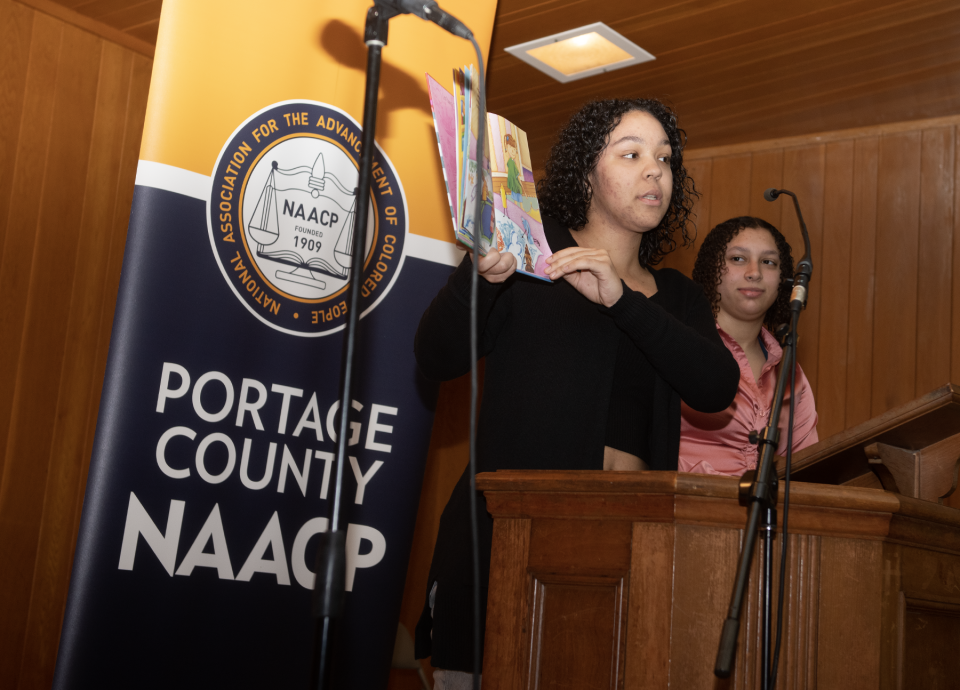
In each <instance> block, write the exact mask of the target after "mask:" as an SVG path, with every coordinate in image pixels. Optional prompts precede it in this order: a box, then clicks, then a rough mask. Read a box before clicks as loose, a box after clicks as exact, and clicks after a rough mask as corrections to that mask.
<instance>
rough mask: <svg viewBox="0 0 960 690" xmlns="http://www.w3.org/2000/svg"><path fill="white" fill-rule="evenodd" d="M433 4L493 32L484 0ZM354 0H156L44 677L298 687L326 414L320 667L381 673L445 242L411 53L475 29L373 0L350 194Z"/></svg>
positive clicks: (358, 81)
mask: <svg viewBox="0 0 960 690" xmlns="http://www.w3.org/2000/svg"><path fill="white" fill-rule="evenodd" d="M452 5H453V6H451V7H450V10H451V11H453V12H454V13H456V14H458V15H462V18H463V19H464V20H465V21H466V22H467V23H468V24H470V25H471V28H472V29H473V30H474V32H475V34H476V35H477V36H478V37H480V38H481V44H482V45H483V44H488V43H489V36H490V31H491V29H492V22H493V12H494V9H495V6H494V5H492V4H491V5H489V6H482V7H481V6H474V5H470V6H468V5H467V3H461V6H460V7H457V6H456V5H457V3H455V2H454V3H452ZM366 9H367V4H366V3H362V2H355V1H353V0H348V1H345V2H340V3H336V6H331V4H330V3H315V2H301V1H300V0H290V1H289V2H286V3H283V11H282V12H280V11H279V9H278V5H277V3H271V2H267V0H230V1H229V2H228V1H227V0H205V1H204V2H202V3H197V2H191V1H190V0H166V1H165V2H164V6H163V13H162V16H161V24H160V32H159V36H158V43H157V52H156V58H155V62H154V72H153V80H152V83H151V92H150V99H149V103H148V111H147V118H146V123H145V127H144V135H143V143H142V148H141V154H140V158H141V160H140V163H139V167H138V171H137V186H136V189H135V192H134V198H133V207H132V209H131V214H130V225H129V230H128V235H127V244H126V249H125V255H124V263H123V274H122V278H121V285H120V292H119V297H118V302H117V308H116V316H115V321H114V326H113V334H112V340H111V345H110V355H109V360H108V366H107V373H106V378H105V381H104V387H103V395H102V403H101V409H100V414H99V418H98V425H97V435H96V440H95V444H94V452H93V457H92V460H91V466H90V474H89V478H88V483H87V493H86V496H85V500H84V507H83V517H82V521H81V527H80V534H79V539H78V543H77V550H76V558H75V564H74V570H73V574H72V579H71V584H70V595H69V600H68V603H67V611H66V616H65V619H64V626H63V632H62V636H61V642H60V651H59V656H58V660H57V670H56V677H55V681H54V687H55V688H58V689H59V690H66V689H68V688H90V687H105V688H110V687H124V688H127V687H137V688H154V687H155V688H171V687H176V688H200V687H204V688H208V687H264V688H267V687H269V688H287V687H290V688H293V687H306V685H307V683H308V679H309V675H310V661H311V656H312V653H313V645H314V619H313V618H312V616H311V608H310V603H311V590H312V588H313V584H314V579H315V578H314V573H313V568H314V557H315V552H316V543H317V540H316V539H315V537H316V535H317V534H319V533H320V532H322V531H324V530H326V529H327V526H328V517H329V514H330V504H331V499H332V496H333V491H334V487H333V482H334V477H335V475H336V469H337V468H336V462H337V460H336V448H337V430H338V429H339V420H340V418H341V415H343V414H347V415H348V423H349V424H348V428H349V434H350V436H349V438H348V439H347V456H348V457H347V462H348V463H349V467H344V468H343V473H344V477H345V483H344V495H343V502H344V504H345V506H346V520H345V522H346V525H347V527H346V544H347V573H346V575H347V577H346V588H347V603H346V611H345V613H344V617H343V619H342V624H341V626H340V636H339V641H338V646H337V649H336V655H337V656H336V673H337V677H336V681H335V683H336V684H335V687H344V688H346V687H350V688H378V687H385V685H386V681H387V676H388V672H389V666H390V660H391V654H392V651H393V644H394V639H395V635H396V632H397V619H398V616H399V610H400V602H401V596H402V592H403V588H404V578H405V575H406V571H407V561H408V558H409V550H410V542H411V539H412V534H413V527H414V521H415V518H416V510H417V505H418V501H419V491H420V483H421V481H422V474H423V465H424V459H425V456H426V452H427V448H428V445H429V439H430V430H431V425H432V420H433V407H434V405H435V402H436V388H435V386H434V385H432V384H430V383H428V382H426V381H425V380H423V379H422V378H421V377H420V375H419V374H418V371H417V368H416V364H415V362H414V358H413V337H414V332H415V330H416V326H417V322H418V320H419V317H420V315H421V314H422V313H423V311H424V309H425V308H426V306H427V305H428V304H429V302H430V300H431V299H432V298H433V296H434V295H435V294H436V292H437V290H438V289H439V288H440V286H441V285H442V284H443V283H444V281H445V280H446V277H447V276H448V275H449V273H450V271H451V270H452V266H453V265H455V264H456V262H457V261H458V259H459V256H460V255H459V253H458V252H457V251H456V250H455V249H454V248H453V246H452V245H451V244H450V240H451V239H452V237H451V236H450V235H449V233H450V230H449V228H450V223H449V215H448V213H449V211H448V205H447V202H446V198H445V190H444V186H443V180H442V176H441V175H442V173H441V171H440V169H439V164H438V163H437V156H436V140H435V138H434V135H433V130H432V122H431V117H430V111H429V101H428V98H427V95H426V88H425V85H424V84H423V78H422V75H423V72H425V71H431V72H433V73H437V74H442V73H449V71H450V70H451V68H452V67H453V66H455V65H457V64H463V63H467V62H470V61H471V58H470V53H471V52H472V51H471V50H470V46H469V44H468V43H465V42H463V41H460V40H459V39H456V38H454V37H449V36H446V35H438V34H439V33H440V30H439V29H437V28H436V27H435V26H431V25H429V24H426V23H424V22H421V21H420V20H418V19H416V18H414V17H399V18H396V19H394V20H393V21H392V26H391V37H390V38H391V43H390V44H389V45H388V46H387V47H386V48H385V49H384V69H383V89H382V92H381V104H380V109H381V112H380V118H379V120H378V130H377V144H376V151H375V152H374V155H373V180H372V184H371V189H370V194H369V196H368V197H367V198H359V196H358V187H359V183H358V168H359V160H360V140H361V133H362V132H361V128H360V125H359V120H360V118H361V116H362V110H363V103H362V101H363V91H364V74H363V69H362V62H360V61H361V58H363V56H364V51H365V49H364V47H363V43H362V33H363V20H364V17H365V14H366ZM427 47H429V50H427ZM358 63H360V64H359V65H358ZM421 101H422V102H421ZM360 204H366V206H367V209H368V226H367V229H366V244H365V245H364V246H362V247H358V248H357V251H360V252H362V254H363V262H362V270H361V271H360V273H359V274H357V275H353V274H352V266H353V254H352V252H353V251H354V242H353V233H354V230H355V228H354V224H355V218H356V215H357V209H358V207H359V205H360ZM354 281H357V282H359V284H360V292H361V298H360V304H359V316H360V322H359V331H358V339H359V340H358V350H357V374H356V382H355V386H354V392H353V396H352V398H353V399H352V400H351V402H350V405H349V409H348V410H342V409H340V402H339V380H340V362H341V352H342V345H343V337H344V333H345V324H346V320H347V318H348V316H349V311H348V302H349V300H348V299H347V290H348V289H349V287H350V286H351V285H352V284H354ZM345 464H346V463H345Z"/></svg>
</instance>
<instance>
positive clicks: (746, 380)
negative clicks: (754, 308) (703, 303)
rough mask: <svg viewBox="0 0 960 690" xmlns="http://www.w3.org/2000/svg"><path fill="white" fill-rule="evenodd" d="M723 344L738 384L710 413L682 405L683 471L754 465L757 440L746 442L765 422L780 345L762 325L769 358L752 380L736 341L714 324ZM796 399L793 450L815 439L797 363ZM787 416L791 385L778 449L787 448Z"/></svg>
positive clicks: (813, 414)
mask: <svg viewBox="0 0 960 690" xmlns="http://www.w3.org/2000/svg"><path fill="white" fill-rule="evenodd" d="M717 330H718V331H719V332H720V337H721V338H722V339H723V343H724V345H726V346H727V349H728V350H730V352H731V353H732V354H733V356H734V358H735V359H736V360H737V364H739V365H740V387H739V388H738V389H737V397H736V398H734V400H733V403H732V404H731V405H730V407H728V408H727V409H726V410H724V411H723V412H717V413H714V414H710V413H704V412H697V411H696V410H692V409H690V408H689V407H687V406H686V405H685V404H683V403H681V405H680V465H679V469H680V471H681V472H700V473H702V474H725V475H735V476H739V475H741V474H743V473H744V472H746V471H747V470H749V469H753V468H754V467H756V466H757V446H755V445H753V444H751V443H750V440H749V438H748V437H749V435H750V432H751V431H753V430H757V431H760V430H762V429H763V428H764V427H765V426H766V425H767V420H768V419H769V417H770V407H771V406H772V405H773V395H774V393H775V391H776V388H777V375H778V370H777V365H778V364H779V363H780V359H781V358H782V357H783V350H782V349H781V347H780V344H779V343H778V342H777V340H776V338H774V337H773V335H771V334H770V332H769V331H768V330H767V329H765V328H764V329H761V331H760V335H761V337H762V338H763V345H764V347H765V348H766V349H767V361H766V362H765V363H764V365H763V369H762V370H761V372H760V380H759V381H755V380H754V378H753V371H752V370H751V369H750V363H749V362H748V361H747V355H746V353H745V352H744V351H743V348H741V347H740V345H738V344H737V341H736V340H734V339H733V338H731V337H730V336H729V335H727V334H726V333H725V332H724V331H723V329H722V328H720V326H719V325H718V326H717ZM796 386H797V390H796V394H797V404H796V410H795V412H794V420H793V423H794V424H793V450H794V451H798V450H800V449H801V448H806V447H807V446H810V445H813V444H814V443H816V442H817V441H818V440H819V438H818V436H817V410H816V406H815V405H814V402H813V391H811V390H810V382H809V381H807V377H806V376H804V374H803V370H802V369H801V368H800V367H799V366H797V380H796ZM789 419H790V386H789V383H788V385H787V392H786V395H785V396H784V400H783V407H782V408H781V409H780V424H779V426H780V444H779V446H778V447H777V455H784V454H786V452H787V425H788V421H789Z"/></svg>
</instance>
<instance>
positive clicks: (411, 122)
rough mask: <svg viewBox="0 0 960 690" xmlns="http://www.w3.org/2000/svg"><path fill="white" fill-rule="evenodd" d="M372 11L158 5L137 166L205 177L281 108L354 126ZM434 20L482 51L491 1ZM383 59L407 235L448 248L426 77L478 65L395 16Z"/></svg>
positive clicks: (233, 0)
mask: <svg viewBox="0 0 960 690" xmlns="http://www.w3.org/2000/svg"><path fill="white" fill-rule="evenodd" d="M371 5H372V2H371V1H370V0H363V1H361V0H338V1H337V2H330V1H327V2H319V3H318V2H317V1H316V0H284V2H283V3H264V2H263V1H262V0H204V1H203V2H197V1H196V0H165V2H164V4H163V11H162V15H161V20H160V31H159V35H158V37H157V52H156V58H155V61H154V66H153V77H152V81H151V85H150V97H149V101H148V104H147V114H146V121H145V124H144V132H143V140H142V144H141V148H140V158H141V159H142V160H147V161H153V162H156V163H163V164H166V165H171V166H174V167H177V168H182V169H185V170H189V171H192V172H196V173H200V174H203V175H211V174H212V172H213V167H214V164H215V162H216V160H217V156H218V155H219V153H220V150H221V148H222V147H223V145H224V143H225V142H226V141H227V140H228V139H229V138H230V136H231V134H232V133H233V132H234V130H235V129H236V128H237V127H238V126H239V125H240V124H241V123H242V122H244V120H246V119H247V118H248V117H249V116H250V115H252V114H253V113H255V112H257V111H259V110H260V109H262V108H264V107H266V106H268V105H270V104H272V103H277V102H280V101H287V100H296V99H305V100H313V101H321V102H323V103H328V104H330V105H333V106H336V107H337V108H340V109H342V110H344V111H346V112H347V113H349V114H350V115H351V116H352V117H353V118H354V119H355V120H357V122H362V120H363V105H364V104H363V100H364V85H365V75H366V63H367V48H366V46H365V45H364V43H363V28H364V23H365V20H366V13H367V9H368V8H369V7H370V6H371ZM443 8H444V9H445V10H447V11H448V12H450V13H451V14H453V15H455V16H456V17H457V18H458V19H460V20H461V21H462V22H463V23H464V24H466V25H467V26H468V27H469V28H470V29H471V31H473V34H474V36H475V37H476V39H477V42H478V43H479V44H480V47H481V49H483V50H484V51H486V52H488V51H489V46H490V38H491V34H492V32H493V21H494V14H495V11H496V2H495V0H481V1H480V2H471V1H470V0H446V1H445V2H444V3H443ZM173 27H175V30H174V28H173ZM382 59H383V62H382V67H381V81H380V100H379V103H378V115H377V131H376V139H377V143H378V144H380V146H381V147H382V148H383V149H384V151H385V152H386V153H387V155H388V156H389V157H390V159H391V161H392V162H393V164H394V166H395V167H396V169H397V171H398V172H399V174H400V177H401V180H402V183H403V185H404V189H405V191H406V195H407V202H408V204H409V210H410V216H409V218H410V231H411V232H413V233H415V234H418V235H424V236H427V237H432V238H435V239H439V240H444V241H448V242H452V241H453V232H452V225H451V220H450V210H449V206H448V203H447V198H446V191H445V188H444V183H443V173H442V170H441V167H440V158H439V154H438V151H437V140H436V135H435V133H434V129H433V119H432V116H431V113H430V100H429V96H428V94H427V87H426V80H425V78H424V73H426V72H428V73H430V74H432V75H433V76H434V77H435V78H436V79H437V80H439V81H440V82H441V83H444V84H445V83H447V82H451V83H452V76H451V74H452V70H453V69H454V68H455V67H461V66H463V65H467V64H471V63H475V62H476V57H475V53H474V51H473V47H472V46H471V44H470V43H469V42H468V41H465V40H463V39H461V38H457V37H455V36H453V35H451V34H448V33H447V32H445V31H444V30H442V29H440V28H439V27H438V26H436V25H435V24H432V23H430V22H426V21H423V20H422V19H419V18H418V17H415V16H412V15H403V16H399V17H395V18H393V19H391V20H390V30H389V40H388V42H387V45H386V47H384V49H383V52H382ZM485 59H486V56H485Z"/></svg>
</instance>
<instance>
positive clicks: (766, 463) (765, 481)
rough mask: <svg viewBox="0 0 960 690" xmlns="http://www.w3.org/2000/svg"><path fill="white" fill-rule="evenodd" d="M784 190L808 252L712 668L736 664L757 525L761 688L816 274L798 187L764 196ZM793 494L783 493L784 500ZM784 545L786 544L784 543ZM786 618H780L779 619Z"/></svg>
mask: <svg viewBox="0 0 960 690" xmlns="http://www.w3.org/2000/svg"><path fill="white" fill-rule="evenodd" d="M780 194H788V195H789V196H791V197H793V204H794V207H795V209H796V211H797V218H798V219H799V220H800V229H801V231H802V233H803V243H804V255H803V258H802V259H800V261H799V262H798V263H797V268H796V271H795V272H794V277H793V291H792V292H791V294H790V330H789V331H788V333H787V336H786V339H785V341H784V347H783V360H782V362H783V366H781V367H780V375H779V377H778V378H777V388H776V392H775V394H774V398H773V406H772V407H771V409H770V418H769V419H768V420H767V426H766V427H765V428H764V430H763V431H761V432H759V433H758V432H751V434H750V440H751V442H753V443H757V444H758V445H759V448H758V454H759V457H760V460H759V464H758V466H757V469H756V470H755V471H754V470H749V471H747V472H745V473H744V474H743V476H742V477H741V478H740V504H741V505H744V506H749V511H748V514H747V524H746V527H745V528H744V534H743V547H742V548H741V550H740V559H739V562H738V564H737V577H736V580H735V581H734V586H733V593H732V595H731V597H730V608H729V609H728V612H727V618H726V620H725V621H724V622H723V628H722V630H721V633H720V644H719V646H718V649H717V660H716V665H715V666H714V669H713V672H714V675H716V676H717V677H718V678H728V677H729V676H730V672H731V671H732V669H733V658H734V653H735V652H736V647H737V636H738V634H739V631H740V609H741V607H742V605H743V597H744V593H745V592H746V589H747V583H748V581H749V578H750V567H751V564H752V562H753V550H754V547H755V545H756V541H757V532H758V530H761V529H762V530H763V532H764V558H763V576H762V577H763V594H764V595H763V602H762V603H763V627H762V636H761V658H762V664H761V677H762V685H761V687H762V689H763V690H771V688H772V685H771V679H772V678H774V677H775V673H776V669H774V668H773V667H772V664H771V659H770V630H771V621H770V617H771V609H772V606H771V604H772V602H771V590H772V582H773V538H774V531H775V529H776V522H777V510H776V506H777V490H778V485H779V480H778V479H777V476H776V473H775V468H776V461H775V460H774V455H775V453H776V450H777V445H778V443H779V440H780V430H779V428H778V425H779V421H780V408H781V407H782V406H783V396H784V393H785V392H786V386H787V380H788V376H789V375H790V374H791V372H792V371H793V369H794V367H795V366H796V361H797V351H796V345H797V337H796V336H797V324H798V322H799V320H800V312H801V311H802V310H803V309H804V308H805V307H806V304H807V288H808V286H809V284H810V277H811V275H812V274H813V262H812V261H811V259H810V236H809V235H808V234H807V226H806V223H804V222H803V215H802V214H801V213H800V204H799V202H798V201H797V197H796V195H795V194H794V193H793V192H790V191H787V190H785V189H781V190H777V189H768V190H767V191H766V192H764V194H763V197H764V199H766V200H767V201H773V200H774V199H776V198H777V197H778V196H780ZM788 500H789V496H788V495H787V494H786V493H785V494H784V502H786V501H788ZM782 548H785V545H784V547H782ZM781 623H782V621H780V620H777V625H778V626H779V625H781Z"/></svg>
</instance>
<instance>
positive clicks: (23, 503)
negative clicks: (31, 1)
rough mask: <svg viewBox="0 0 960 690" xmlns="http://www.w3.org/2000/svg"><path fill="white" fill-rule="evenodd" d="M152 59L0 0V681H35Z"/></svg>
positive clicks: (90, 422)
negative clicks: (0, 301) (0, 298)
mask: <svg viewBox="0 0 960 690" xmlns="http://www.w3.org/2000/svg"><path fill="white" fill-rule="evenodd" d="M151 68H152V61H151V60H150V59H149V58H148V57H145V56H143V55H140V54H137V53H135V52H133V51H131V50H129V49H127V48H124V47H121V46H119V45H116V44H114V43H111V42H109V41H106V40H103V39H102V38H100V37H98V36H96V35H94V34H92V33H90V32H88V31H83V30H81V29H79V28H77V27H75V26H73V25H71V24H69V23H65V22H64V21H61V20H60V19H55V18H53V17H51V16H49V15H47V14H44V13H41V12H38V11H36V10H35V9H33V8H30V7H27V6H24V5H22V4H20V3H18V2H12V1H11V0H0V294H2V296H3V299H2V306H0V559H2V560H0V562H2V565H0V687H2V688H11V689H13V688H31V689H32V688H37V689H40V688H44V689H45V688H49V687H50V684H51V682H52V677H53V669H54V663H55V659H56V653H57V643H58V640H59V635H60V625H61V621H62V618H63V611H64V605H65V602H66V594H67V587H68V583H69V577H70V570H71V566H72V562H73V551H74V544H75V541H76V535H77V528H78V523H79V517H80V509H81V505H82V501H83V492H84V487H85V483H86V476H87V467H88V464H89V459H90V453H91V447H92V443H93V433H94V428H95V425H96V418H97V409H98V407H99V401H100V388H101V385H102V382H103V372H104V368H105V364H106V356H107V348H108V344H109V339H110V329H111V325H112V322H113V310H114V303H115V302H116V294H117V285H118V283H119V278H120V265H121V261H122V258H123V248H124V241H125V238H126V229H127V222H128V219H129V214H130V203H131V199H132V195H133V185H134V178H135V174H136V165H137V158H138V153H139V149H140V135H141V131H142V129H143V118H144V111H145V108H146V100H147V91H148V88H149V82H150V71H151Z"/></svg>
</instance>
